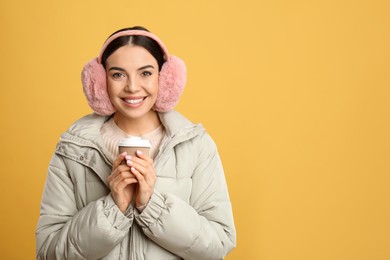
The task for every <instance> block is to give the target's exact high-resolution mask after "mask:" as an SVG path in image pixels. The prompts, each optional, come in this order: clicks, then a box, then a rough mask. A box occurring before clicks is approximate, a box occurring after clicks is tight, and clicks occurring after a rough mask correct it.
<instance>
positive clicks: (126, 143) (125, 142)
mask: <svg viewBox="0 0 390 260" xmlns="http://www.w3.org/2000/svg"><path fill="white" fill-rule="evenodd" d="M151 146H152V145H151V144H150V142H149V140H147V139H142V138H141V137H130V138H124V139H122V140H121V141H120V142H119V144H118V149H119V153H120V154H121V153H123V152H126V153H127V154H128V155H130V156H137V154H136V152H137V150H138V151H141V152H142V153H143V154H146V155H148V156H149V150H150V147H151Z"/></svg>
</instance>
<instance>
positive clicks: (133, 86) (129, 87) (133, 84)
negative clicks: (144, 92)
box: [125, 77, 140, 93]
mask: <svg viewBox="0 0 390 260" xmlns="http://www.w3.org/2000/svg"><path fill="white" fill-rule="evenodd" d="M139 89H140V86H139V82H138V81H137V80H136V78H131V77H129V79H128V80H127V82H126V87H125V90H126V91H128V92H131V93H135V92H137V91H138V90H139Z"/></svg>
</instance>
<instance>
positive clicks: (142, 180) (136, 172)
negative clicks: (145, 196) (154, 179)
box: [130, 167, 145, 184]
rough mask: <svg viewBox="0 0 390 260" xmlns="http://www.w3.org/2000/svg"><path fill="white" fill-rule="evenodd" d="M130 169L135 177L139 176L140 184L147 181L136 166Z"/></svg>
mask: <svg viewBox="0 0 390 260" xmlns="http://www.w3.org/2000/svg"><path fill="white" fill-rule="evenodd" d="M130 171H131V172H132V173H133V174H134V176H135V178H137V181H138V183H139V184H141V183H144V182H145V178H144V176H143V175H142V174H141V173H140V172H139V171H138V170H137V169H136V168H134V167H131V168H130Z"/></svg>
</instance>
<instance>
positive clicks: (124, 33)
mask: <svg viewBox="0 0 390 260" xmlns="http://www.w3.org/2000/svg"><path fill="white" fill-rule="evenodd" d="M131 35H139V36H146V37H149V38H151V39H153V40H154V41H156V42H157V43H158V45H160V47H161V49H162V51H163V53H164V60H165V61H167V60H168V57H169V53H168V49H167V47H165V45H164V43H163V42H162V41H161V40H160V39H159V38H158V37H157V36H156V35H154V34H153V33H151V32H147V31H143V30H126V31H121V32H118V33H115V34H113V35H111V37H109V38H108V39H107V40H106V42H105V43H104V45H103V47H102V49H101V51H100V54H99V57H98V61H99V63H100V64H101V63H102V56H103V53H104V51H105V50H106V48H107V46H108V45H109V44H110V43H111V42H112V41H113V40H115V39H117V38H119V37H121V36H131Z"/></svg>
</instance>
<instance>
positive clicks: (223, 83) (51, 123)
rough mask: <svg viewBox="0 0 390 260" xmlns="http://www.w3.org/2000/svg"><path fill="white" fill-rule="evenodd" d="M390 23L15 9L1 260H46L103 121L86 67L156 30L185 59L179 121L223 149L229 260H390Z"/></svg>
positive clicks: (10, 22) (186, 8)
mask: <svg viewBox="0 0 390 260" xmlns="http://www.w3.org/2000/svg"><path fill="white" fill-rule="evenodd" d="M389 13H390V2H389V1H387V0H383V1H380V0H366V1H364V0H355V1H352V0H351V1H344V0H328V1H325V0H324V1H315V0H314V1H309V0H307V1H304V0H296V1H287V0H285V1H282V0H253V1H250V0H242V1H227V0H225V1H222V0H215V1H206V0H197V1H179V0H167V1H130V0H126V1H125V0H121V1H114V0H113V1H103V0H94V1H92V0H84V1H75V0H69V1H49V0H45V1H39V0H37V1H27V0H25V1H21V0H12V1H11V0H1V2H0V31H1V36H0V37H1V43H0V47H1V48H0V59H1V60H0V73H1V94H0V108H1V111H2V116H1V118H2V120H1V132H0V140H1V143H0V144H1V150H0V163H1V181H0V193H1V194H0V195H1V214H0V223H1V232H0V241H1V243H0V258H1V259H34V258H35V235H34V232H35V225H36V223H37V219H38V216H39V204H40V199H41V194H42V190H43V186H44V182H45V177H46V170H47V166H48V163H49V160H50V157H51V155H52V153H53V151H54V148H55V145H56V142H57V141H58V138H59V136H60V135H61V133H62V132H63V131H65V130H66V129H67V128H68V127H69V126H70V124H71V123H72V122H74V121H75V120H76V119H78V118H79V117H81V116H83V115H85V114H87V113H90V112H91V110H90V108H89V107H88V105H87V102H86V100H85V98H84V95H83V93H82V88H81V82H80V71H81V69H82V66H83V65H84V64H85V63H86V62H87V61H88V60H89V59H91V58H93V57H96V56H97V54H98V52H99V50H100V47H101V45H102V44H103V42H104V40H105V39H106V37H108V35H109V34H111V33H112V32H113V31H115V30H117V29H120V28H122V27H128V26H134V25H143V26H146V27H147V28H149V29H150V30H151V31H152V32H154V33H156V34H157V35H158V36H159V37H160V38H161V39H162V40H163V41H164V42H165V43H166V45H167V46H168V48H169V50H170V52H171V53H173V54H175V55H177V56H179V57H181V58H182V59H184V60H185V61H186V63H187V68H188V83H187V86H186V90H185V93H184V95H183V97H182V99H181V101H180V103H179V105H178V107H177V110H179V111H180V112H181V113H183V114H184V115H186V116H187V117H188V118H190V119H191V120H192V121H193V122H201V123H203V124H204V125H205V127H206V128H207V129H208V131H209V133H210V134H211V136H212V137H213V138H214V139H215V141H216V143H217V144H218V147H219V151H220V154H221V157H222V160H223V162H224V167H225V171H226V173H225V174H226V179H227V181H228V185H229V191H230V195H231V200H232V203H233V208H234V216H235V221H236V227H237V248H236V249H234V250H233V251H232V253H231V254H230V255H229V256H228V257H227V259H229V260H233V259H240V260H242V259H264V260H285V259H286V260H290V259H291V260H298V259H299V260H302V259H305V260H306V259H307V260H309V259H310V260H311V259H315V260H317V259H318V260H322V259H324V260H328V259H336V260H338V259H353V260H359V259H367V260H372V259H374V260H379V259H390V247H389V245H390V221H389V219H390V191H389V186H390V185H389V184H390V177H389V174H390V163H389V161H390V160H389V159H390V137H389V132H390V123H389V112H390V102H389V98H390V89H389V87H390V51H389V46H390V15H389Z"/></svg>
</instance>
